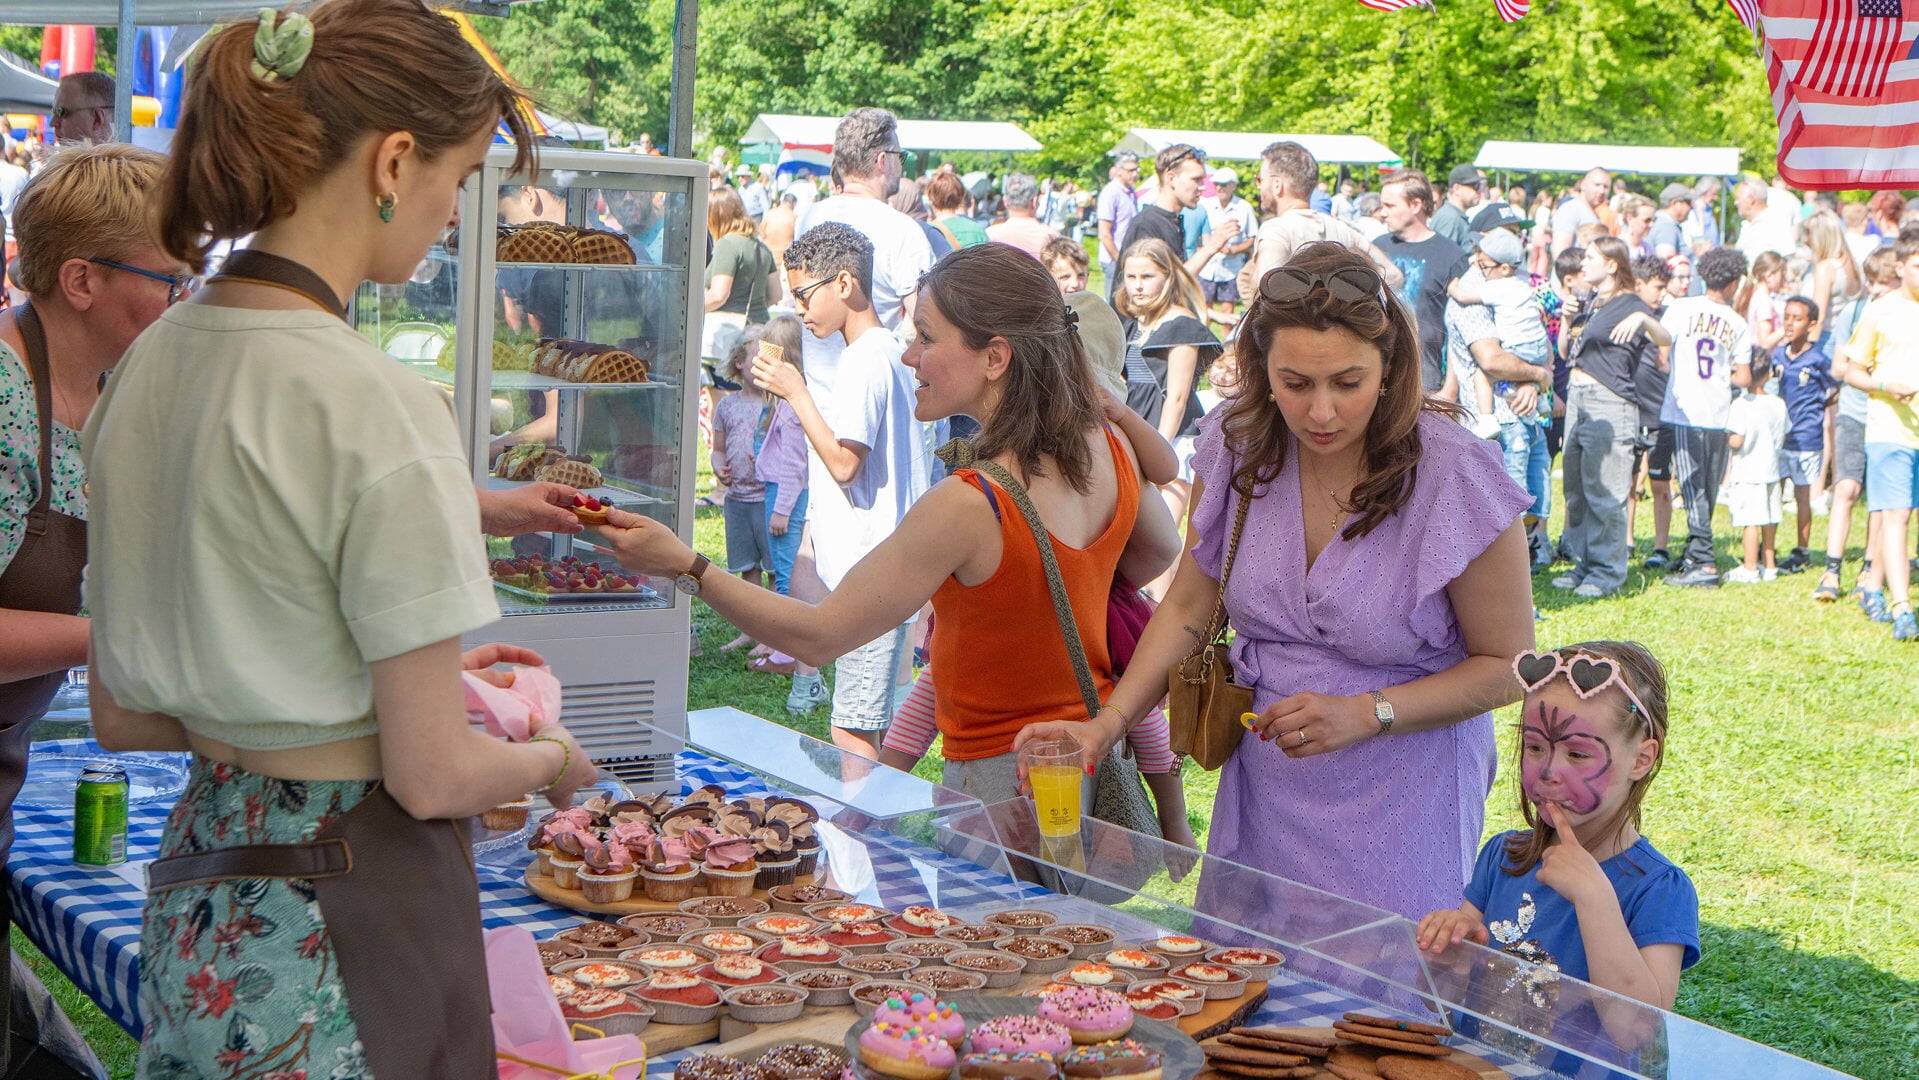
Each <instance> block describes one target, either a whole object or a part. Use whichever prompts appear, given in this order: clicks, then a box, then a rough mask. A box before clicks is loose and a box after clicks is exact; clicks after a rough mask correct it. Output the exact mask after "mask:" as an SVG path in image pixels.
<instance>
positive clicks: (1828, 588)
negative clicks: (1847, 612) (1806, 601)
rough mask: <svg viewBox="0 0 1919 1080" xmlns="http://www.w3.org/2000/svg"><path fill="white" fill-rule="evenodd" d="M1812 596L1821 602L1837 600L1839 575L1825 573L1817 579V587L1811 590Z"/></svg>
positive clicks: (1828, 602)
mask: <svg viewBox="0 0 1919 1080" xmlns="http://www.w3.org/2000/svg"><path fill="white" fill-rule="evenodd" d="M1812 598H1813V599H1814V600H1817V601H1819V602H1820V603H1822V604H1836V603H1838V602H1839V575H1838V574H1830V573H1829V574H1827V575H1825V576H1824V577H1822V578H1820V579H1819V587H1818V588H1817V589H1814V590H1813V591H1812Z"/></svg>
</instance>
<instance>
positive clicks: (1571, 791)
mask: <svg viewBox="0 0 1919 1080" xmlns="http://www.w3.org/2000/svg"><path fill="white" fill-rule="evenodd" d="M1527 713H1528V715H1527V717H1526V724H1525V726H1524V727H1523V728H1521V729H1520V732H1521V738H1522V744H1521V745H1522V750H1521V753H1520V764H1519V786H1520V790H1521V791H1523V792H1524V793H1525V795H1526V799H1527V801H1528V802H1531V803H1533V804H1535V805H1537V804H1539V803H1548V802H1553V803H1558V804H1560V805H1561V806H1564V807H1565V808H1566V809H1568V810H1571V811H1572V812H1573V813H1575V814H1590V813H1592V812H1593V811H1594V810H1597V809H1599V804H1600V802H1601V801H1602V800H1603V799H1604V797H1605V794H1606V790H1607V788H1609V787H1611V786H1612V783H1613V780H1614V773H1613V767H1612V764H1613V761H1612V746H1611V745H1610V744H1608V743H1607V742H1606V739H1605V736H1604V735H1602V734H1601V733H1600V731H1599V729H1598V728H1597V727H1596V726H1595V725H1594V724H1593V722H1592V721H1591V720H1589V719H1587V718H1586V717H1584V716H1581V715H1580V714H1579V713H1576V712H1563V711H1561V710H1560V708H1559V707H1558V706H1557V705H1548V704H1546V703H1545V702H1543V701H1541V702H1537V703H1535V704H1534V705H1533V706H1532V707H1531V708H1530V709H1528V710H1527Z"/></svg>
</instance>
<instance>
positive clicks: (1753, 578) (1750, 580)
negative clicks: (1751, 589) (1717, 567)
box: [1723, 566, 1764, 585]
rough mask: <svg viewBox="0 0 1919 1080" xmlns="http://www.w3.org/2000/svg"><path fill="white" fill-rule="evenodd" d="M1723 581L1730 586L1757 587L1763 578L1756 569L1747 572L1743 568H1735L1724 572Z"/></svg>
mask: <svg viewBox="0 0 1919 1080" xmlns="http://www.w3.org/2000/svg"><path fill="white" fill-rule="evenodd" d="M1723 580H1725V581H1726V582H1727V583H1728V584H1732V585H1757V584H1759V582H1761V581H1763V580H1764V578H1763V577H1761V576H1760V573H1759V571H1758V569H1757V568H1755V569H1751V570H1748V569H1746V568H1745V567H1743V566H1735V567H1733V568H1732V569H1731V570H1728V571H1726V573H1725V576H1724V579H1723Z"/></svg>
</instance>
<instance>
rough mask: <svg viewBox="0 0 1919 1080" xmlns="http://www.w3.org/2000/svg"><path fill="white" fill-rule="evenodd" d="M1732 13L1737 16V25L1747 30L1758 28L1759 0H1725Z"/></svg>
mask: <svg viewBox="0 0 1919 1080" xmlns="http://www.w3.org/2000/svg"><path fill="white" fill-rule="evenodd" d="M1726 3H1727V4H1728V5H1729V6H1731V8H1732V11H1733V14H1735V15H1737V16H1739V25H1741V26H1743V27H1745V28H1746V29H1748V30H1757V29H1759V0H1726Z"/></svg>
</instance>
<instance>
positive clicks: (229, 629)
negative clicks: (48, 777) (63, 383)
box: [82, 304, 500, 750]
mask: <svg viewBox="0 0 1919 1080" xmlns="http://www.w3.org/2000/svg"><path fill="white" fill-rule="evenodd" d="M82 445H83V447H84V449H85V453H86V459H87V465H88V471H89V473H90V474H91V481H90V484H91V487H90V490H89V493H88V494H89V499H88V508H87V509H88V515H89V518H90V529H89V534H90V535H89V538H88V548H89V550H88V558H89V561H88V565H87V573H86V581H85V587H84V595H85V599H86V605H87V608H88V610H89V611H90V612H91V614H92V616H93V644H94V666H93V670H94V677H95V678H96V679H99V680H101V681H103V682H104V683H105V684H106V685H107V686H108V687H109V688H111V689H112V691H113V694H114V696H115V697H116V698H117V699H118V700H119V703H120V704H121V705H122V706H125V707H126V708H129V709H133V710H136V711H139V712H157V713H164V714H167V715H169V716H175V717H178V718H179V719H180V722H181V723H182V724H184V725H185V726H186V728H187V730H189V731H193V732H197V733H199V734H202V735H206V736H208V737H211V738H215V739H219V740H221V741H223V742H227V743H231V744H233V745H235V746H240V747H245V748H249V749H262V750H264V749H280V748H287V747H301V746H315V745H319V744H322V743H329V742H335V741H339V740H342V739H350V738H357V737H360V736H363V735H369V734H372V733H374V732H375V731H377V730H378V723H377V721H376V719H375V717H374V715H373V678H372V672H371V670H370V669H369V667H368V665H369V664H371V663H372V662H373V661H376V660H384V659H387V658H389V657H394V656H398V655H400V654H401V653H405V652H410V651H412V650H414V649H417V648H420V647H421V646H423V645H430V644H432V643H434V642H437V641H444V640H446V639H447V638H452V637H458V636H460V635H461V634H464V633H467V632H468V631H471V630H475V629H478V628H479V627H482V626H485V625H486V624H488V623H490V622H493V621H494V620H495V619H497V618H499V614H500V610H499V606H498V604H496V603H495V602H494V598H493V585H492V582H491V581H489V580H488V577H487V566H486V548H485V544H484V542H483V540H482V539H481V536H480V508H479V503H478V502H477V501H476V500H475V498H474V494H473V471H472V468H471V466H469V465H468V464H467V460H466V456H465V454H464V453H463V452H462V449H461V446H460V438H459V433H458V431H457V430H456V429H455V427H454V423H453V415H452V411H451V409H450V408H449V407H448V402H447V398H446V396H445V394H444V393H443V392H441V391H440V390H438V389H436V388H434V387H433V386H432V385H430V384H428V383H427V382H425V381H424V380H422V379H421V378H420V377H419V376H417V375H415V374H413V373H412V372H411V371H408V370H407V369H406V368H405V367H403V366H402V365H400V364H396V363H394V362H393V361H392V360H390V359H388V358H387V357H386V356H385V355H384V354H382V353H381V352H380V350H379V349H378V348H377V347H375V346H374V345H373V343H372V342H370V341H368V340H367V339H366V338H364V337H362V336H360V335H359V334H356V333H354V332H353V330H352V329H351V328H350V327H348V326H347V325H346V324H345V323H343V322H341V321H340V320H339V319H338V318H335V317H334V316H331V315H327V314H325V313H322V312H319V311H251V310H246V309H242V308H227V307H213V306H210V305H203V304H177V305H175V306H173V307H171V308H168V309H167V311H166V313H165V314H164V315H162V316H161V317H160V319H159V321H158V322H156V323H154V324H153V325H152V326H151V327H149V328H148V329H147V331H146V332H145V333H143V334H141V335H140V337H139V338H138V339H137V340H136V341H134V343H133V346H132V347H131V348H129V349H128V350H127V352H126V355H125V357H124V358H122V360H121V361H120V366H119V368H118V369H117V370H115V371H114V373H113V377H112V378H111V379H109V380H108V381H107V386H106V390H105V392H103V393H102V394H101V396H100V403H99V404H98V405H97V406H95V408H94V410H93V415H92V417H91V418H90V419H89V420H88V423H87V429H86V431H85V433H84V434H83V442H82Z"/></svg>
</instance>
